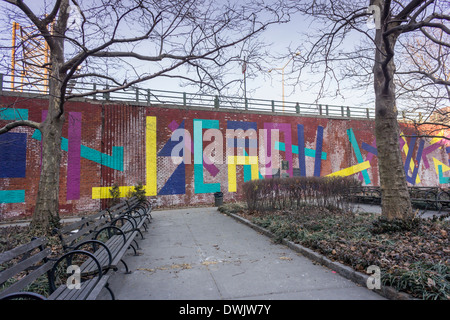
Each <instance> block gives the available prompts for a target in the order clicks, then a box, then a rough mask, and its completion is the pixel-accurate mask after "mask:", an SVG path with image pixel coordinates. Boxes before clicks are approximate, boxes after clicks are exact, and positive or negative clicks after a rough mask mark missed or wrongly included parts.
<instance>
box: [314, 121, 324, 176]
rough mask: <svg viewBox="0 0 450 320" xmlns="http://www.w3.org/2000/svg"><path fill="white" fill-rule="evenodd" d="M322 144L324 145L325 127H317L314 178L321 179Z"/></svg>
mask: <svg viewBox="0 0 450 320" xmlns="http://www.w3.org/2000/svg"><path fill="white" fill-rule="evenodd" d="M322 143H323V127H322V126H317V136H316V158H315V159H314V176H315V177H320V171H321V169H322Z"/></svg>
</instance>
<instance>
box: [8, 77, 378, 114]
mask: <svg viewBox="0 0 450 320" xmlns="http://www.w3.org/2000/svg"><path fill="white" fill-rule="evenodd" d="M38 80H39V79H31V78H27V81H26V82H25V81H23V79H22V81H20V82H18V81H14V82H13V81H11V78H10V76H7V75H4V74H0V94H1V93H3V92H23V93H29V94H37V95H46V94H47V92H48V88H47V87H46V85H45V84H44V83H43V82H40V81H38ZM105 89H108V85H105V84H98V83H85V82H78V81H77V82H76V83H75V82H74V81H72V82H69V84H68V88H67V92H68V93H70V94H73V95H83V94H86V93H89V92H93V93H92V94H89V95H86V96H84V98H91V99H94V100H106V101H127V102H139V103H147V104H149V105H150V104H167V105H181V106H186V107H207V108H212V109H214V108H215V109H219V108H225V109H233V110H242V111H247V110H248V111H261V112H273V113H275V112H277V113H286V114H298V115H307V116H326V117H341V118H366V119H374V118H375V110H374V109H373V108H360V107H349V106H336V105H329V104H310V103H301V102H292V101H277V100H264V99H254V98H247V99H245V98H242V97H231V96H219V95H210V94H198V93H187V92H179V91H168V90H156V89H146V88H139V87H130V88H128V89H125V90H118V91H114V92H101V91H103V90H105Z"/></svg>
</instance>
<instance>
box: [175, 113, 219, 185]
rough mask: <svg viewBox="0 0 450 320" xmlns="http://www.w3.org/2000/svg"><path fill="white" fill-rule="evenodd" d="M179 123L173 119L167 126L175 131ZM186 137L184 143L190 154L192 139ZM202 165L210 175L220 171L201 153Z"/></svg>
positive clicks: (192, 152)
mask: <svg viewBox="0 0 450 320" xmlns="http://www.w3.org/2000/svg"><path fill="white" fill-rule="evenodd" d="M179 126H180V125H179V124H178V123H177V122H176V121H175V120H173V121H172V122H171V123H170V124H169V125H168V126H167V127H168V128H169V129H170V130H171V131H175V130H177V129H178V127H179ZM185 139H186V137H185ZM187 140H188V139H186V140H185V141H186V143H187V149H190V150H189V151H191V154H194V141H192V140H191V141H190V142H189V141H187ZM203 167H204V168H205V169H206V170H207V171H208V172H209V174H210V175H212V176H213V177H215V176H217V174H218V173H219V172H220V170H219V168H217V167H216V165H215V164H214V163H212V161H211V159H209V158H207V157H205V155H203Z"/></svg>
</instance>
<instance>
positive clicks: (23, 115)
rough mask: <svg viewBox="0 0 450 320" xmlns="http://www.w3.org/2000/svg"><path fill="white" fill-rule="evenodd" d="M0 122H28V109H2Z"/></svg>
mask: <svg viewBox="0 0 450 320" xmlns="http://www.w3.org/2000/svg"><path fill="white" fill-rule="evenodd" d="M0 120H28V109H15V108H6V109H2V110H0Z"/></svg>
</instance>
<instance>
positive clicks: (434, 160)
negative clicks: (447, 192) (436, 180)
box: [433, 157, 450, 175]
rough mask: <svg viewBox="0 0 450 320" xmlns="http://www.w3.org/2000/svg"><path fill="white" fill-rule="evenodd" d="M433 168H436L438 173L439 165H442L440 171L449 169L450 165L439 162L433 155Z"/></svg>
mask: <svg viewBox="0 0 450 320" xmlns="http://www.w3.org/2000/svg"><path fill="white" fill-rule="evenodd" d="M433 162H434V169H435V170H436V174H438V175H439V166H442V173H444V172H447V171H449V170H450V167H449V166H447V165H445V164H443V163H442V162H440V161H439V160H438V159H436V158H434V157H433Z"/></svg>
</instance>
